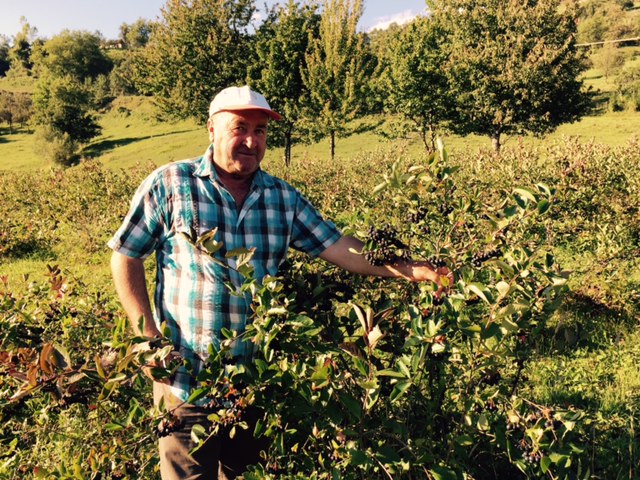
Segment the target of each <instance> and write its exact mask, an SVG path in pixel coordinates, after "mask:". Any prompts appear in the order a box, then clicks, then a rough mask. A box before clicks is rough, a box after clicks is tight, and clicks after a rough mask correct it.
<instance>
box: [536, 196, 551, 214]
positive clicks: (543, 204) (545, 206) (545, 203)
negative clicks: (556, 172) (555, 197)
mask: <svg viewBox="0 0 640 480" xmlns="http://www.w3.org/2000/svg"><path fill="white" fill-rule="evenodd" d="M549 207H551V202H550V201H549V200H547V199H546V198H545V199H542V200H540V201H539V202H538V206H537V208H538V213H539V214H540V215H543V214H544V213H546V212H547V210H549Z"/></svg>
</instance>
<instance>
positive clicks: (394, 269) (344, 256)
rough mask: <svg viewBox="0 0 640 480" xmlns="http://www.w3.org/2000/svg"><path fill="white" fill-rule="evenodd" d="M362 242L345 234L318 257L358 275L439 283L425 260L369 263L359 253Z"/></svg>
mask: <svg viewBox="0 0 640 480" xmlns="http://www.w3.org/2000/svg"><path fill="white" fill-rule="evenodd" d="M363 247H364V244H363V243H362V242H361V241H360V240H358V239H357V238H354V237H350V236H345V237H342V238H341V239H340V240H338V241H337V242H336V243H334V244H333V245H331V246H330V247H329V248H327V249H326V250H325V251H324V252H322V253H321V254H320V258H322V259H323V260H326V261H327V262H330V263H333V264H334V265H337V266H338V267H341V268H344V269H345V270H347V271H349V272H352V273H358V274H360V275H374V276H377V277H387V278H404V279H406V280H410V281H412V282H423V281H431V282H434V283H439V279H440V277H441V275H440V274H439V273H438V272H437V271H436V269H435V268H434V267H433V265H431V264H429V262H426V261H418V262H404V261H401V262H397V263H394V264H389V265H381V266H375V265H371V264H370V263H369V262H368V261H367V260H366V258H365V257H364V255H362V254H361V252H362V248H363Z"/></svg>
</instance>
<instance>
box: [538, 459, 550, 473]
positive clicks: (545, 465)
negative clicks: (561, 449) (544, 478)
mask: <svg viewBox="0 0 640 480" xmlns="http://www.w3.org/2000/svg"><path fill="white" fill-rule="evenodd" d="M550 466H551V459H550V458H549V457H548V456H546V455H545V456H544V457H542V458H541V459H540V471H541V472H542V473H547V470H548V469H549V467H550Z"/></svg>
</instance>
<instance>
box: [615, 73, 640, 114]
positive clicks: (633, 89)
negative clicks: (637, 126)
mask: <svg viewBox="0 0 640 480" xmlns="http://www.w3.org/2000/svg"><path fill="white" fill-rule="evenodd" d="M614 83H615V86H616V89H615V92H614V94H613V98H612V99H611V101H610V104H611V108H612V109H613V110H624V109H627V110H630V111H634V112H639V111H640V66H637V65H629V66H627V67H625V68H624V69H623V70H622V71H621V72H620V73H619V74H618V75H617V76H616V79H615V82H614Z"/></svg>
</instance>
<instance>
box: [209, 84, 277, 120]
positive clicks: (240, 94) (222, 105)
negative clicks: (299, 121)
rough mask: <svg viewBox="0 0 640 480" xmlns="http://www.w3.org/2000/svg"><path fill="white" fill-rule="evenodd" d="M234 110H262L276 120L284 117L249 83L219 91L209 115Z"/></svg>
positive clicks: (210, 107) (210, 106) (212, 102)
mask: <svg viewBox="0 0 640 480" xmlns="http://www.w3.org/2000/svg"><path fill="white" fill-rule="evenodd" d="M234 110H262V111H263V112H264V113H266V114H267V115H269V117H270V118H272V119H274V120H280V119H281V118H282V117H281V116H280V115H279V114H278V113H276V112H274V111H273V110H271V107H270V106H269V104H268V103H267V100H266V99H265V98H264V97H263V96H262V95H261V94H259V93H258V92H254V91H253V90H251V89H250V88H249V87H248V86H247V85H245V86H243V87H228V88H225V89H224V90H222V91H221V92H220V93H218V94H217V95H216V96H215V97H214V98H213V100H212V101H211V105H209V117H211V116H212V115H215V114H216V113H218V112H232V111H234Z"/></svg>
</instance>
